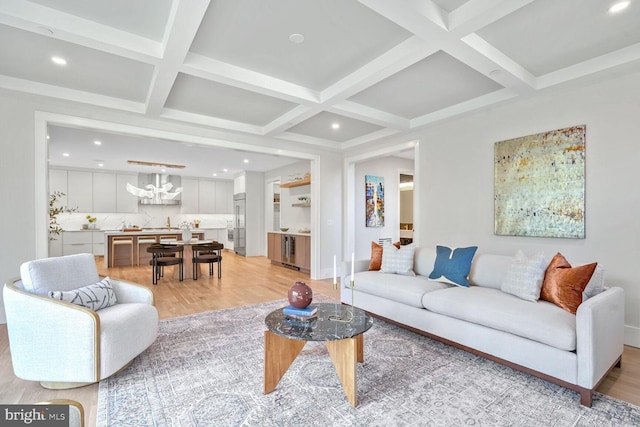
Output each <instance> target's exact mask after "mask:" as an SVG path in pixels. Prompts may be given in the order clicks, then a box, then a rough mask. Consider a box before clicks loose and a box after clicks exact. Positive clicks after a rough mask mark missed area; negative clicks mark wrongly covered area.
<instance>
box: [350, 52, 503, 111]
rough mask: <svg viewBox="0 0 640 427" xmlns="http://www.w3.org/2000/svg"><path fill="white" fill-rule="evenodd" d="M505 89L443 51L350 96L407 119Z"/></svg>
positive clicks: (364, 103)
mask: <svg viewBox="0 0 640 427" xmlns="http://www.w3.org/2000/svg"><path fill="white" fill-rule="evenodd" d="M498 89H502V86H500V85H499V84H498V83H496V82H494V81H493V80H491V79H489V78H487V77H485V76H484V75H482V74H480V73H478V72H477V71H475V70H474V69H472V68H471V67H469V66H467V65H465V64H463V63H462V62H460V61H458V60H457V59H455V58H453V57H452V56H450V55H448V54H446V53H444V52H442V51H440V52H436V53H435V54H433V55H431V56H429V57H427V58H425V59H423V60H422V61H420V62H418V63H416V64H414V65H412V66H411V67H408V68H405V69H404V70H402V71H400V72H399V73H397V74H394V75H393V76H391V77H389V78H387V79H385V80H383V81H381V82H380V83H378V84H375V85H373V86H371V87H369V88H368V89H365V90H364V91H362V92H360V93H359V94H356V95H355V96H353V97H351V101H354V102H357V103H360V104H363V105H366V106H368V107H373V108H376V109H379V110H383V111H386V112H389V113H392V114H396V115H398V116H402V117H405V118H408V119H413V118H416V117H419V116H423V115H425V114H429V113H432V112H434V111H436V110H440V109H442V108H446V107H450V106H452V105H455V104H457V103H460V102H462V101H466V100H469V99H473V98H476V97H478V96H481V95H485V94H487V93H490V92H493V91H496V90H498Z"/></svg>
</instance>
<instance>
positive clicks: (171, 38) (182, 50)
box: [146, 0, 210, 116]
mask: <svg viewBox="0 0 640 427" xmlns="http://www.w3.org/2000/svg"><path fill="white" fill-rule="evenodd" d="M209 1H210V0H190V1H189V2H185V1H177V2H173V4H172V7H171V12H170V14H169V19H168V22H167V28H166V30H165V37H164V41H163V46H164V51H163V54H162V61H161V62H159V63H158V64H156V66H155V69H154V71H153V77H152V78H151V84H150V85H149V90H148V93H147V100H146V112H147V114H149V115H154V116H157V115H159V114H160V112H161V111H162V109H163V108H164V106H165V103H166V101H167V98H168V97H169V93H170V92H171V88H172V87H173V84H174V83H175V81H176V78H177V77H178V72H179V70H180V68H181V67H182V64H183V63H184V60H185V58H186V56H187V53H188V52H189V48H190V47H191V44H192V43H193V39H194V38H195V36H196V33H197V32H198V28H199V27H200V23H201V22H202V18H203V17H204V14H205V13H206V12H207V8H208V7H209Z"/></svg>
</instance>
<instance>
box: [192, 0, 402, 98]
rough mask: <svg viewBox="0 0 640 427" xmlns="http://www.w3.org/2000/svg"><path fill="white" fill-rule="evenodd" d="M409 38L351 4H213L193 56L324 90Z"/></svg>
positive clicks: (333, 0) (237, 0) (303, 0)
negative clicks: (297, 38) (298, 40)
mask: <svg viewBox="0 0 640 427" xmlns="http://www.w3.org/2000/svg"><path fill="white" fill-rule="evenodd" d="M291 34H301V35H303V36H304V42H302V43H300V44H295V43H292V42H291V41H290V40H289V36H290V35H291ZM410 36H411V34H410V33H409V32H407V31H405V30H403V29H402V28H400V27H398V26H397V25H395V24H393V23H392V22H390V21H389V20H387V19H385V18H384V17H382V16H380V15H378V14H377V13H375V12H372V11H371V10H369V9H368V8H366V7H365V6H363V5H361V4H360V3H358V2H357V1H353V0H322V1H317V0H259V1H256V0H215V1H212V2H211V5H210V6H209V9H208V11H207V13H206V15H205V17H204V19H203V25H202V26H201V27H200V30H199V32H198V34H197V36H196V38H195V40H194V42H193V45H192V46H191V51H192V52H194V53H197V54H200V55H203V56H207V57H211V58H216V59H219V60H221V61H224V62H228V63H230V64H233V65H237V66H240V67H243V68H247V69H249V70H254V71H259V72H261V73H263V74H266V75H269V76H272V77H277V78H280V79H283V80H286V81H289V82H292V83H295V84H298V85H302V86H305V87H308V88H311V89H314V90H321V89H324V88H326V87H327V86H329V85H330V84H332V83H335V82H336V81H338V80H339V79H341V78H343V77H345V76H346V75H347V74H349V73H351V72H352V71H353V70H355V69H357V68H359V67H361V66H363V65H365V64H367V63H368V62H370V61H372V60H373V59H375V58H376V57H377V56H379V55H381V54H383V53H384V52H386V51H387V50H389V49H391V48H392V47H394V46H395V45H397V44H398V43H400V42H402V41H403V40H405V39H407V38H409V37H410Z"/></svg>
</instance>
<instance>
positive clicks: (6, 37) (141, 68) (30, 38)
mask: <svg viewBox="0 0 640 427" xmlns="http://www.w3.org/2000/svg"><path fill="white" fill-rule="evenodd" d="M0 40H3V41H6V42H2V43H0V58H1V59H0V74H2V75H6V76H11V77H15V78H20V79H24V80H29V81H34V82H39V83H45V84H49V85H54V86H61V87H63V88H68V89H74V90H79V91H86V92H90V93H95V94H100V95H106V96H111V97H115V98H122V99H126V100H130V101H144V99H145V97H146V95H147V89H148V87H149V82H150V80H151V75H152V73H153V67H152V66H150V65H149V64H143V63H140V62H137V61H133V60H131V59H127V58H123V57H120V56H116V55H112V54H108V53H104V52H100V51H97V50H94V49H89V48H86V47H83V46H78V45H75V44H72V43H68V42H64V41H60V40H56V39H53V38H51V37H47V36H45V35H41V34H37V33H32V32H28V31H23V30H19V29H16V28H13V27H8V26H6V25H0ZM52 56H60V57H63V58H64V59H66V61H67V65H65V66H58V65H55V64H54V63H53V62H52V61H51V57H52Z"/></svg>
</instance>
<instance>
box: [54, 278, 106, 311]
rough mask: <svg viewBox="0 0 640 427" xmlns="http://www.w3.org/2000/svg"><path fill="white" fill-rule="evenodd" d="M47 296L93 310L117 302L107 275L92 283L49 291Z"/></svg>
mask: <svg viewBox="0 0 640 427" xmlns="http://www.w3.org/2000/svg"><path fill="white" fill-rule="evenodd" d="M49 296H50V297H51V298H53V299H57V300H60V301H66V302H70V303H72V304H76V305H81V306H83V307H86V308H90V309H91V310H94V311H97V310H100V309H103V308H107V307H111V306H112V305H114V304H117V303H118V299H117V298H116V294H115V293H114V292H113V286H112V285H111V282H109V278H108V277H105V278H104V279H102V280H101V281H99V282H98V283H95V284H93V285H88V286H84V287H82V288H78V289H73V290H71V291H49Z"/></svg>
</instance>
